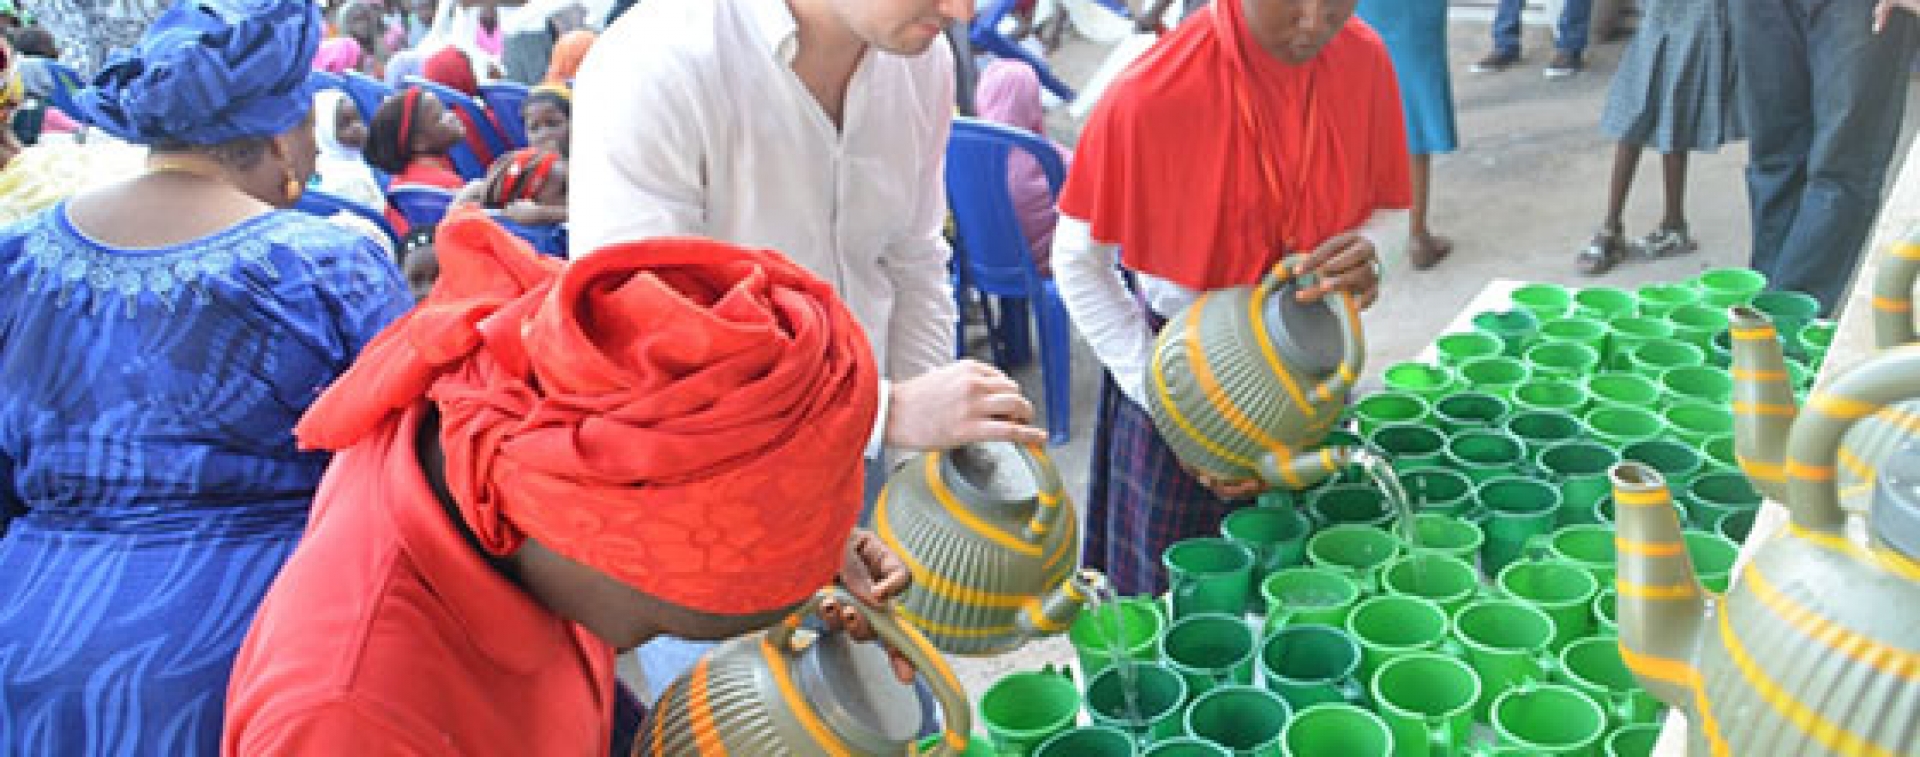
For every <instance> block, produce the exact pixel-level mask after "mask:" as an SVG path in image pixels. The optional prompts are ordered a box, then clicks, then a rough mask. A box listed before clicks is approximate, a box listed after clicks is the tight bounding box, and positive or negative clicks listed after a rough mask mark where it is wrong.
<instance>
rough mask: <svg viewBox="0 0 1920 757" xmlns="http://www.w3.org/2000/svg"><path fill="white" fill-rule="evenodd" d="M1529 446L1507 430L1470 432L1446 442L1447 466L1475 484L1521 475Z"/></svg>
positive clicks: (1460, 434) (1455, 436)
mask: <svg viewBox="0 0 1920 757" xmlns="http://www.w3.org/2000/svg"><path fill="white" fill-rule="evenodd" d="M1526 459H1527V445H1526V444H1525V443H1523V442H1521V441H1520V440H1519V439H1517V438H1515V437H1514V435H1513V434H1509V433H1507V432H1506V431H1496V430H1491V429H1469V430H1465V431H1461V432H1459V433H1456V434H1454V435H1453V438H1451V439H1448V440H1447V464H1448V465H1450V466H1452V467H1453V469H1454V470H1457V471H1460V472H1462V473H1465V474H1467V478H1468V479H1469V480H1471V481H1473V482H1474V483H1475V484H1479V483H1481V482H1484V481H1487V480H1489V479H1493V478H1497V477H1500V476H1510V475H1513V474H1514V473H1516V472H1519V471H1520V470H1521V469H1522V467H1523V466H1524V465H1525V463H1526Z"/></svg>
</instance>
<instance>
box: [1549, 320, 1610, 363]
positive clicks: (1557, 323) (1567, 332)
mask: <svg viewBox="0 0 1920 757" xmlns="http://www.w3.org/2000/svg"><path fill="white" fill-rule="evenodd" d="M1540 341H1541V342H1542V343H1552V342H1572V343H1574V344H1583V345H1586V346H1587V347H1589V348H1592V350H1593V352H1594V354H1596V355H1604V354H1606V349H1607V324H1606V322H1605V321H1601V320H1597V319H1593V318H1584V317H1579V316H1571V317H1567V318H1555V319H1553V320H1551V321H1547V322H1545V323H1542V324H1540Z"/></svg>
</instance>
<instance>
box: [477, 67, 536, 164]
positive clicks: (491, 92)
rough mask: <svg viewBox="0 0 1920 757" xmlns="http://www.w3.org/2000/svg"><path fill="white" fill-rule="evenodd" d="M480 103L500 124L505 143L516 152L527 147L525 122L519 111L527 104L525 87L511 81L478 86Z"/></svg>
mask: <svg viewBox="0 0 1920 757" xmlns="http://www.w3.org/2000/svg"><path fill="white" fill-rule="evenodd" d="M480 101H481V102H484V103H486V104H487V110H490V111H493V117H494V118H495V119H496V120H498V121H499V122H500V130H501V131H503V132H505V133H504V134H501V135H500V136H502V137H505V138H506V140H507V143H508V144H509V145H511V146H512V147H513V149H515V150H518V149H520V148H522V147H526V146H527V122H526V120H525V119H524V118H522V117H521V114H520V110H521V108H523V107H525V106H526V104H527V85H525V84H521V83H519V82H511V81H495V82H487V83H486V84H482V85H480Z"/></svg>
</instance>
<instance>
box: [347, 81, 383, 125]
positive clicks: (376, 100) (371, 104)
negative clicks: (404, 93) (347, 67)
mask: <svg viewBox="0 0 1920 757" xmlns="http://www.w3.org/2000/svg"><path fill="white" fill-rule="evenodd" d="M340 90H341V91H343V92H346V93H347V99H349V100H352V101H353V106H354V107H356V108H359V109H360V120H361V121H363V122H365V123H369V124H371V123H373V114H374V111H377V110H379V109H380V103H383V102H386V100H387V98H389V97H392V96H393V88H392V87H389V86H387V83H386V82H383V81H380V80H379V79H375V78H373V77H371V76H368V75H366V74H363V73H360V72H359V71H348V72H346V73H344V74H341V75H340Z"/></svg>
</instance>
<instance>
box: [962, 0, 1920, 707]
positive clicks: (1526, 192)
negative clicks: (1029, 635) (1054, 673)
mask: <svg viewBox="0 0 1920 757" xmlns="http://www.w3.org/2000/svg"><path fill="white" fill-rule="evenodd" d="M1451 34H1452V54H1451V58H1452V69H1453V71H1454V97H1455V100H1456V102H1457V104H1458V111H1459V129H1460V142H1461V144H1460V148H1461V149H1460V151H1459V152H1457V153H1455V154H1453V155H1447V156H1441V157H1439V158H1437V159H1436V161H1435V177H1436V178H1435V183H1436V189H1435V200H1434V207H1433V218H1434V221H1433V222H1434V225H1435V227H1436V228H1437V229H1438V230H1439V231H1440V232H1441V233H1443V234H1446V235H1448V236H1451V237H1452V238H1453V239H1454V241H1455V243H1456V248H1455V252H1454V255H1453V257H1452V258H1451V259H1449V260H1447V261H1446V262H1445V263H1443V264H1441V265H1440V266H1438V267H1436V268H1434V269H1433V270H1430V271H1424V272H1402V273H1400V274H1399V275H1397V276H1393V277H1391V278H1390V280H1389V281H1388V282H1387V285H1386V287H1385V289H1384V291H1383V292H1382V296H1381V298H1380V301H1379V303H1378V304H1376V305H1375V306H1374V308H1373V309H1372V310H1371V311H1370V312H1368V313H1367V319H1366V324H1367V327H1368V342H1369V343H1368V353H1369V354H1368V356H1367V360H1368V365H1369V367H1370V368H1371V369H1372V370H1371V371H1370V373H1369V376H1370V379H1369V380H1374V379H1373V378H1372V377H1373V376H1374V375H1376V374H1377V372H1378V370H1379V368H1380V367H1381V366H1385V365H1388V364H1391V363H1393V362H1396V361H1399V360H1406V359H1410V358H1412V357H1414V356H1415V354H1417V353H1418V352H1420V351H1421V350H1422V349H1424V348H1425V347H1426V345H1428V344H1429V343H1430V342H1432V340H1433V338H1434V337H1435V336H1437V335H1438V332H1439V331H1440V329H1442V328H1443V327H1444V326H1445V324H1446V323H1447V322H1448V321H1449V320H1451V318H1452V317H1453V315H1454V314H1455V313H1456V312H1457V311H1458V310H1460V309H1461V308H1462V307H1463V306H1464V305H1466V303H1467V302H1468V301H1469V300H1471V299H1473V296H1474V295H1475V293H1477V292H1478V291H1480V289H1481V288H1482V286H1484V284H1485V283H1486V282H1487V281H1488V280H1490V279H1494V278H1518V279H1528V280H1539V281H1552V282H1557V283H1561V284H1567V285H1576V286H1577V285H1585V284H1598V283H1604V284H1608V285H1612V286H1623V287H1633V286H1638V285H1640V284H1643V283H1647V282H1651V281H1658V280H1665V279H1677V278H1683V277H1687V276H1691V275H1693V274H1696V273H1698V272H1699V271H1701V270H1704V269H1706V268H1709V267H1714V266H1720V265H1739V264H1743V263H1744V262H1745V260H1746V257H1747V244H1748V230H1747V205H1746V189H1745V182H1744V180H1743V178H1742V176H1743V174H1742V171H1743V169H1744V167H1745V164H1746V150H1745V148H1744V147H1743V146H1739V145H1735V146H1732V147H1729V148H1727V149H1724V150H1722V151H1721V152H1720V153H1718V154H1715V155H1702V156H1695V158H1694V160H1693V162H1692V176H1691V181H1690V184H1689V190H1690V191H1689V194H1688V204H1687V208H1688V213H1689V221H1690V222H1691V224H1692V226H1693V230H1694V234H1695V236H1697V237H1698V238H1699V239H1700V241H1701V245H1702V249H1701V250H1700V252H1699V253H1698V254H1695V255H1690V256H1685V257H1681V258H1674V259H1668V260H1663V261H1657V262H1630V263H1628V264H1625V265H1622V266H1620V267H1619V268H1616V269H1615V270H1614V271H1613V272H1611V273H1609V274H1608V275H1606V276H1604V277H1600V278H1596V279H1589V278H1586V277H1583V276H1581V275H1580V274H1579V273H1578V272H1576V270H1575V268H1574V264H1573V256H1574V252H1575V251H1576V250H1578V249H1579V248H1580V247H1582V246H1583V245H1584V244H1585V241H1586V239H1587V237H1588V235H1589V234H1591V233H1592V232H1593V230H1594V228H1595V227H1596V226H1597V225H1598V223H1599V221H1600V215H1601V212H1602V211H1603V209H1604V200H1605V192H1606V184H1607V177H1608V173H1609V171H1610V170H1611V166H1612V159H1613V145H1612V144H1611V143H1609V142H1608V141H1607V140H1606V139H1605V138H1603V137H1601V136H1600V134H1599V131H1598V124H1599V119H1600V111H1601V109H1602V107H1603V105H1604V103H1605V102H1606V95H1607V85H1608V82H1609V79H1610V77H1611V75H1612V72H1613V70H1614V67H1615V65H1616V63H1617V61H1618V59H1619V56H1620V54H1621V51H1622V50H1623V48H1624V46H1625V45H1624V43H1622V42H1613V43H1610V44H1604V45H1601V46H1599V47H1597V48H1596V49H1594V50H1592V51H1591V52H1590V53H1589V70H1588V71H1587V72H1586V73H1584V74H1582V75H1580V76H1578V77H1575V78H1573V79H1571V80H1564V81H1557V82H1553V81H1547V80H1545V79H1544V78H1543V77H1542V76H1541V75H1540V70H1539V66H1541V65H1543V64H1544V63H1545V61H1546V57H1547V54H1548V53H1547V52H1546V51H1548V50H1549V49H1550V46H1549V44H1548V36H1547V33H1546V32H1545V30H1544V29H1529V35H1530V36H1529V38H1528V40H1527V42H1528V45H1529V48H1528V50H1529V52H1528V60H1527V63H1526V64H1525V65H1523V66H1520V67H1517V68H1514V69H1511V70H1509V71H1507V72H1505V73H1501V74H1472V73H1467V66H1468V65H1469V63H1470V62H1471V61H1472V60H1474V59H1475V58H1476V57H1478V56H1479V55H1481V54H1483V53H1484V52H1485V47H1486V44H1487V39H1488V35H1487V26H1486V24H1485V23H1480V22H1471V21H1457V22H1455V23H1454V24H1453V26H1452V29H1451ZM1069 40H1070V41H1069V42H1068V43H1067V44H1066V45H1065V46H1063V47H1062V49H1061V50H1060V51H1059V53H1058V54H1056V56H1055V57H1054V68H1055V71H1056V73H1058V74H1060V75H1061V76H1062V78H1064V79H1066V80H1067V81H1068V82H1069V83H1072V84H1075V85H1077V84H1079V83H1080V82H1083V81H1084V80H1085V79H1086V78H1087V77H1088V76H1089V75H1090V74H1091V72H1092V70H1093V68H1094V67H1096V66H1097V65H1098V64H1099V61H1100V59H1101V58H1102V57H1103V56H1104V52H1105V51H1104V48H1103V47H1101V46H1099V45H1095V44H1092V43H1089V42H1086V41H1084V40H1079V39H1077V38H1074V37H1072V36H1071V34H1070V35H1069ZM1915 99H1916V98H1915V96H1914V92H1913V91H1912V90H1910V91H1909V97H1908V103H1909V105H1908V109H1909V110H1910V111H1912V110H1914V108H1915V107H1916V105H1915ZM1914 123H1915V119H1912V118H1910V119H1908V128H1907V130H1906V131H1905V133H1904V134H1905V138H1906V139H1911V138H1912V134H1913V131H1914V128H1913V125H1914ZM1050 127H1051V128H1053V130H1054V136H1055V137H1056V138H1058V139H1060V140H1061V141H1063V142H1067V143H1069V144H1070V143H1071V142H1072V139H1073V137H1074V136H1075V135H1076V134H1077V133H1078V128H1077V124H1074V123H1073V122H1072V119H1071V118H1070V117H1069V116H1068V115H1067V114H1066V113H1065V110H1064V109H1062V110H1060V111H1056V112H1055V113H1054V114H1053V115H1052V116H1051V119H1050ZM1895 154H1896V155H1905V148H1904V147H1903V148H1902V149H1901V150H1900V151H1898V152H1896V153H1895ZM1894 168H1895V170H1894V171H1890V172H1889V174H1888V175H1889V180H1891V177H1892V176H1893V175H1895V174H1896V173H1897V169H1898V166H1895V167H1894ZM1642 173H1643V178H1642V180H1641V181H1640V182H1639V183H1638V184H1637V185H1636V187H1635V189H1636V193H1635V195H1634V196H1633V199H1632V202H1631V204H1630V206H1629V213H1628V215H1627V227H1628V233H1629V234H1633V235H1636V236H1637V235H1640V234H1643V233H1645V232H1646V231H1648V230H1649V229H1650V227H1651V226H1652V224H1654V223H1655V222H1657V220H1658V218H1659V213H1660V210H1659V209H1660V202H1661V196H1660V190H1659V166H1658V159H1657V158H1656V157H1655V156H1652V155H1649V156H1647V159H1646V160H1645V165H1644V166H1643V167H1642ZM1075 350H1076V353H1075V356H1074V357H1075V359H1074V382H1073V383H1074V387H1073V398H1074V407H1073V415H1074V421H1073V439H1072V441H1071V442H1070V443H1068V444H1067V445H1065V446H1063V447H1060V448H1056V449H1055V450H1054V456H1055V462H1056V463H1057V464H1058V465H1059V467H1060V469H1061V470H1062V472H1063V473H1064V474H1065V475H1066V476H1067V479H1068V491H1069V492H1070V493H1072V494H1074V495H1075V496H1080V495H1082V494H1083V493H1084V492H1085V482H1086V473H1087V454H1088V444H1089V441H1090V439H1091V437H1092V428H1093V424H1092V415H1093V410H1094V398H1095V397H1096V389H1097V387H1098V383H1097V382H1098V381H1099V367H1098V363H1097V362H1096V361H1095V360H1094V358H1093V356H1092V354H1091V353H1090V352H1088V351H1087V350H1086V348H1085V346H1084V345H1082V344H1076V345H1075ZM975 354H976V355H977V356H981V357H983V358H984V357H985V354H986V353H985V351H984V349H982V350H978V351H976V353H975ZM1019 378H1020V379H1021V381H1022V383H1023V384H1024V385H1025V386H1027V387H1028V389H1029V391H1028V393H1029V395H1030V396H1032V397H1034V398H1035V399H1036V401H1038V398H1039V397H1040V396H1041V391H1040V381H1039V376H1038V374H1037V372H1036V371H1035V370H1034V369H1027V370H1024V371H1021V372H1020V375H1019ZM1070 658H1071V652H1070V649H1069V648H1068V647H1067V646H1066V644H1065V642H1064V640H1061V639H1054V640H1051V641H1047V642H1041V643H1036V644H1031V645H1029V646H1028V647H1026V648H1024V649H1022V650H1020V651H1018V652H1015V653H1012V654H1009V655H1005V656H1003V657H999V658H991V659H977V660H955V667H956V668H957V669H958V670H959V672H960V674H961V678H962V680H963V682H964V683H965V684H966V686H967V688H968V690H969V691H971V692H972V693H973V694H974V695H975V696H976V697H977V696H978V695H979V694H980V692H982V691H984V690H985V689H986V687H987V686H988V685H990V684H991V683H992V681H993V680H995V679H996V678H997V677H998V676H1000V675H1002V674H1004V673H1005V672H1010V671H1012V670H1020V669H1032V668H1037V667H1039V666H1040V665H1042V664H1044V663H1046V662H1050V661H1059V660H1065V659H1070Z"/></svg>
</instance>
